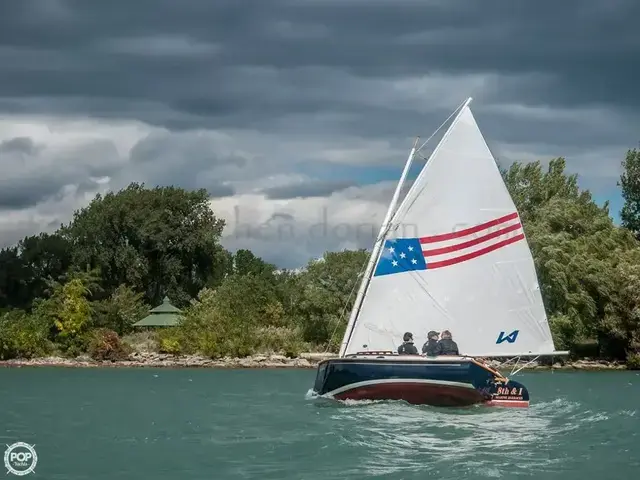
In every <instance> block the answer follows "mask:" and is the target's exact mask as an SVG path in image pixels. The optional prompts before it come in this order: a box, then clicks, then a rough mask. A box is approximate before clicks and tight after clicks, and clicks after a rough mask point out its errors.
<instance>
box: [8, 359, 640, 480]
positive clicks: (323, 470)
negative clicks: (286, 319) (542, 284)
mask: <svg viewBox="0 0 640 480" xmlns="http://www.w3.org/2000/svg"><path fill="white" fill-rule="evenodd" d="M314 375H315V371H314V370H214V369H200V370H169V369H69V368H4V369H0V395H1V396H0V445H2V446H3V445H4V444H11V443H13V442H16V441H23V442H28V443H30V444H35V446H36V447H35V448H36V450H37V454H38V464H37V467H36V470H35V473H32V474H30V475H28V476H26V477H14V476H12V475H10V474H9V475H7V476H6V478H26V479H29V478H33V479H36V478H39V479H46V480H81V479H82V480H85V479H86V480H115V479H135V480H144V479H153V480H192V479H193V480H196V479H202V480H213V479H244V478H251V479H253V478H255V479H281V480H288V479H296V480H303V479H304V480H312V479H371V478H393V479H396V480H401V479H424V478H434V479H435V478H437V479H442V480H448V479H451V480H453V479H455V480H460V479H468V480H474V479H485V478H504V479H513V478H516V479H519V478H531V479H549V480H552V479H563V480H583V479H584V480H589V479H599V480H600V479H605V480H637V479H640V418H639V417H640V413H639V411H640V375H638V374H637V373H635V372H602V373H568V372H553V373H552V372H536V373H524V374H519V375H518V376H517V378H519V380H520V381H521V382H523V383H524V384H525V385H527V386H528V388H529V390H530V392H531V396H532V402H531V407H530V408H529V409H500V408H489V407H474V408H469V409H436V408H430V407H415V406H410V405H407V404H404V403H401V402H388V403H384V402H382V403H349V404H337V403H333V402H327V401H319V400H317V399H315V400H314V399H311V398H309V396H308V395H306V394H307V392H308V390H309V388H310V386H311V385H312V382H313V379H314ZM3 448H4V447H3ZM0 453H1V452H0ZM1 467H2V465H0V468H1ZM0 475H4V472H0Z"/></svg>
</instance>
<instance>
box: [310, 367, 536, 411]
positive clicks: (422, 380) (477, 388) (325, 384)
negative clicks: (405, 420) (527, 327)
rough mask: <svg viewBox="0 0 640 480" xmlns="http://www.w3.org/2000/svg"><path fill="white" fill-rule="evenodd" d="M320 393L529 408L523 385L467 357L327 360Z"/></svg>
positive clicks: (318, 382)
mask: <svg viewBox="0 0 640 480" xmlns="http://www.w3.org/2000/svg"><path fill="white" fill-rule="evenodd" d="M314 391H315V392H316V394H318V395H324V396H328V397H332V398H335V399H337V400H348V399H351V400H404V401H407V402H409V403H412V404H417V405H433V406H468V405H475V404H486V405H499V406H513V407H527V406H529V392H528V391H527V389H526V388H525V387H524V386H523V385H521V384H520V383H518V382H514V381H512V380H508V379H507V378H505V377H503V376H502V375H501V374H500V373H499V372H497V371H495V370H493V369H491V368H489V367H488V366H486V365H484V364H482V363H480V362H478V361H476V360H473V359H470V358H463V357H448V358H447V357H436V358H426V357H418V356H415V357H414V356H399V355H386V356H378V357H369V358H367V357H366V356H358V357H345V358H336V359H331V360H325V361H323V362H321V363H320V364H319V365H318V371H317V374H316V381H315V385H314Z"/></svg>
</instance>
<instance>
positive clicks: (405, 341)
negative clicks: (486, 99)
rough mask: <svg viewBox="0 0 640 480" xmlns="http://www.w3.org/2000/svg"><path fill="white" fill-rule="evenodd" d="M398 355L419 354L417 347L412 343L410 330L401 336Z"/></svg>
mask: <svg viewBox="0 0 640 480" xmlns="http://www.w3.org/2000/svg"><path fill="white" fill-rule="evenodd" d="M398 355H419V353H418V349H417V348H416V346H415V345H414V344H413V334H412V333H411V332H406V333H405V334H404V336H403V337H402V345H400V346H399V347H398Z"/></svg>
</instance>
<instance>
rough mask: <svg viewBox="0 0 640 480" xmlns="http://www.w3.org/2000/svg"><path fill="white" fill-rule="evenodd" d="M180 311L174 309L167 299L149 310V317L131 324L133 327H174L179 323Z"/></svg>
mask: <svg viewBox="0 0 640 480" xmlns="http://www.w3.org/2000/svg"><path fill="white" fill-rule="evenodd" d="M181 313H182V310H180V309H179V308H176V307H174V306H173V305H171V303H170V302H169V298H168V297H164V299H163V300H162V303H161V304H160V305H158V306H157V307H156V308H152V309H151V310H149V315H147V316H146V317H144V318H143V319H142V320H140V321H138V322H136V323H134V324H133V326H134V327H174V326H176V325H177V324H178V323H179V322H180V314H181Z"/></svg>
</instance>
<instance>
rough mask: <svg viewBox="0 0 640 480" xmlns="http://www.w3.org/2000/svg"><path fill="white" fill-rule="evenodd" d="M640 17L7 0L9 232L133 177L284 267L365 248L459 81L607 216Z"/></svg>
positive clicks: (190, 1) (207, 0)
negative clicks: (162, 188)
mask: <svg viewBox="0 0 640 480" xmlns="http://www.w3.org/2000/svg"><path fill="white" fill-rule="evenodd" d="M638 18H640V2H638V1H637V0H626V1H625V0H590V1H577V0H563V1H558V0H553V1H551V0H549V1H547V0H544V1H530V0H526V1H525V0H511V1H508V2H505V1H498V0H495V1H494V0H483V1H456V0H422V1H417V0H414V1H408V0H339V1H338V0H335V1H332V0H214V1H211V0H181V1H176V0H135V1H127V2H125V1H124V0H110V1H97V0H76V1H70V0H20V1H17V0H15V1H11V0H5V1H2V2H1V3H0V165H1V167H2V172H1V175H0V246H2V245H10V244H13V243H15V242H16V241H17V240H19V239H20V238H21V237H23V236H24V235H27V234H33V233H36V232H39V231H42V230H47V231H51V230H53V229H55V228H56V227H57V226H58V225H59V224H60V223H61V222H67V221H68V220H69V219H70V217H71V214H72V212H73V210H74V209H76V208H78V207H81V206H83V205H86V204H87V203H88V202H89V201H90V199H91V198H92V197H93V195H95V193H96V192H99V191H105V190H107V189H119V188H122V187H124V186H126V185H127V184H128V183H129V182H131V181H138V182H146V183H147V184H148V185H155V184H160V185H171V184H174V185H179V186H182V187H185V188H200V187H204V188H206V189H208V191H209V192H210V193H211V195H212V198H213V200H212V206H213V209H214V211H215V212H216V214H218V215H219V216H222V217H224V218H226V219H227V228H226V230H225V238H224V240H223V243H224V245H225V246H226V247H228V248H230V249H232V250H235V249H236V248H251V249H252V250H254V252H256V253H257V254H259V255H261V256H263V257H264V258H266V259H267V260H269V261H273V262H275V263H277V264H278V265H279V266H282V267H295V266H298V265H301V264H304V263H306V261H307V260H308V259H310V258H312V257H318V256H320V255H321V254H322V253H323V252H324V251H325V250H337V249H342V248H355V247H370V246H371V243H372V241H373V232H374V231H377V229H378V227H379V224H380V222H381V221H382V216H383V215H384V212H385V210H386V207H387V204H388V201H389V199H390V197H391V194H392V192H393V188H394V186H395V182H396V181H397V179H398V177H399V175H400V171H401V169H402V166H403V164H404V162H405V160H406V156H407V154H408V152H409V149H410V148H411V145H412V142H413V137H414V136H416V135H421V136H422V137H423V138H427V137H428V136H429V135H430V134H431V133H433V131H434V130H435V129H436V128H437V127H438V126H439V125H440V123H441V122H442V121H443V120H444V119H445V118H447V116H448V115H449V114H450V113H451V112H452V111H453V110H454V109H455V108H456V107H457V106H458V105H459V104H460V103H461V102H462V101H464V99H465V98H466V97H468V96H472V97H473V98H474V101H473V103H472V105H471V106H472V109H473V112H474V114H475V116H476V120H477V121H478V124H479V126H480V128H481V130H482V131H483V133H484V135H485V137H486V139H487V142H488V144H489V146H490V147H491V149H492V150H493V152H494V154H495V155H496V157H497V158H498V160H499V162H500V163H501V164H503V165H505V166H507V165H508V164H510V163H511V162H513V161H530V160H534V159H540V160H542V161H545V162H546V161H548V160H549V159H551V158H553V157H556V156H564V157H566V158H567V162H568V166H569V169H570V170H571V171H572V172H576V173H578V174H579V175H580V182H581V185H582V186H584V187H585V188H590V189H591V190H592V191H593V192H594V195H595V196H596V198H597V199H598V200H599V201H603V200H605V199H609V200H611V202H612V215H613V216H617V213H618V210H619V208H620V203H621V202H620V198H619V193H618V188H617V187H616V180H617V177H618V175H619V171H620V162H621V160H622V159H623V157H624V154H625V152H626V150H627V149H629V148H633V147H636V146H637V144H638V140H640V128H638V126H639V125H640V113H639V107H640V89H639V88H638V86H637V85H638V78H640V33H638V32H639V29H638V24H637V22H638ZM414 170H415V169H414ZM413 173H414V175H415V173H416V172H415V171H414V172H413ZM259 226H261V227H260V228H256V227H259Z"/></svg>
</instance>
